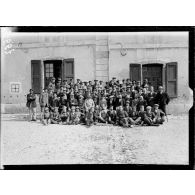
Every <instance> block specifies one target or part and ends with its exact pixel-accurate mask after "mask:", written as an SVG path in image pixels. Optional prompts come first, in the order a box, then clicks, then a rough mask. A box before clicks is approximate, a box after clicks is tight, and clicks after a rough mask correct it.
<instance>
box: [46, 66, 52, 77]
mask: <svg viewBox="0 0 195 195" xmlns="http://www.w3.org/2000/svg"><path fill="white" fill-rule="evenodd" d="M45 76H46V77H47V78H51V77H53V64H45Z"/></svg>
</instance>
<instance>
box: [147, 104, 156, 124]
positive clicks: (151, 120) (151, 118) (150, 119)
mask: <svg viewBox="0 0 195 195" xmlns="http://www.w3.org/2000/svg"><path fill="white" fill-rule="evenodd" d="M154 118H155V115H154V113H153V112H152V111H151V106H147V107H146V113H145V115H144V123H145V124H147V125H148V126H159V124H155V123H154Z"/></svg>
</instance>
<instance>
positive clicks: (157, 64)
mask: <svg viewBox="0 0 195 195" xmlns="http://www.w3.org/2000/svg"><path fill="white" fill-rule="evenodd" d="M147 65H156V66H160V67H161V80H162V85H163V86H164V82H165V81H164V80H163V76H164V75H163V64H162V63H146V64H142V65H141V74H142V82H143V72H142V70H143V66H145V67H147Z"/></svg>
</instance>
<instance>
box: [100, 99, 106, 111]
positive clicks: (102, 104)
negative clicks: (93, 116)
mask: <svg viewBox="0 0 195 195" xmlns="http://www.w3.org/2000/svg"><path fill="white" fill-rule="evenodd" d="M100 108H101V109H107V100H106V97H105V96H102V97H101V100H100Z"/></svg>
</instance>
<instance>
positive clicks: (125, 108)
mask: <svg viewBox="0 0 195 195" xmlns="http://www.w3.org/2000/svg"><path fill="white" fill-rule="evenodd" d="M124 111H126V112H127V114H128V115H129V114H130V112H131V111H132V108H131V106H130V101H129V100H127V101H126V104H125V107H124Z"/></svg>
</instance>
